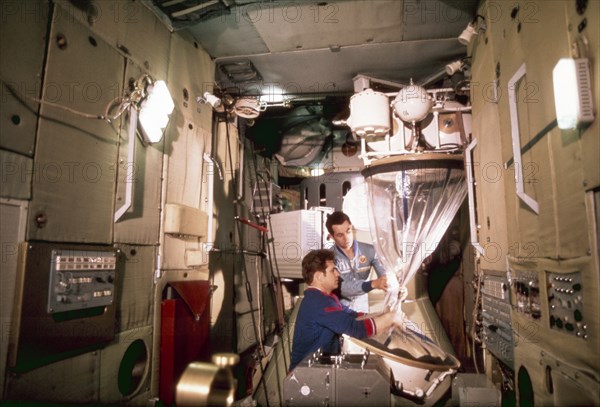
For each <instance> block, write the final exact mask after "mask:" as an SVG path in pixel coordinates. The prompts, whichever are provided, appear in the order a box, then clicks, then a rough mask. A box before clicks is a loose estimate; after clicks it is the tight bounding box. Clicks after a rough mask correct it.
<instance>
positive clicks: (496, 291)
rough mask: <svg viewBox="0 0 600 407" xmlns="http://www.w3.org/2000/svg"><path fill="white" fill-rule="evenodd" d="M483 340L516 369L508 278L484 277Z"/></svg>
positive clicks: (493, 352) (502, 359)
mask: <svg viewBox="0 0 600 407" xmlns="http://www.w3.org/2000/svg"><path fill="white" fill-rule="evenodd" d="M481 307H482V317H483V341H484V342H485V344H486V347H487V349H488V350H489V351H490V352H491V353H492V354H493V355H494V356H496V357H497V358H498V359H499V360H501V361H502V362H503V363H504V364H506V365H507V366H508V367H510V368H511V369H514V367H513V365H514V346H513V335H512V323H511V318H510V298H509V290H508V280H507V279H506V278H504V277H497V276H489V275H485V276H484V277H483V287H482V293H481Z"/></svg>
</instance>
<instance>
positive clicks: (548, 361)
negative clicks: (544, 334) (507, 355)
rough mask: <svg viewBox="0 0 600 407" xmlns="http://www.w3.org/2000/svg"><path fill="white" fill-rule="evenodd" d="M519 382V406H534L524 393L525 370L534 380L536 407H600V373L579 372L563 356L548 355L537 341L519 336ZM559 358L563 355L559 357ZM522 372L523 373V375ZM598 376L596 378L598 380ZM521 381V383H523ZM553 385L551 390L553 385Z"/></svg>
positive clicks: (516, 372)
mask: <svg viewBox="0 0 600 407" xmlns="http://www.w3.org/2000/svg"><path fill="white" fill-rule="evenodd" d="M515 340H516V341H517V344H516V347H515V360H517V361H518V362H517V363H516V364H515V379H516V380H517V383H516V384H517V405H519V401H521V405H530V404H529V403H527V401H528V400H530V399H529V398H528V397H527V396H525V395H524V394H525V392H523V391H522V390H523V384H524V383H525V381H526V380H522V379H521V378H522V376H523V373H522V371H523V370H526V371H527V374H528V376H529V378H530V379H531V387H532V390H533V402H534V405H536V406H598V405H600V398H599V396H600V390H599V389H600V386H599V380H598V375H597V372H596V374H594V373H593V372H590V371H585V370H583V371H582V370H579V369H578V368H577V367H575V366H573V365H572V364H571V361H570V360H569V359H568V358H565V357H564V356H563V355H562V354H561V353H553V352H548V350H547V349H544V348H543V347H542V346H538V344H536V343H535V342H530V341H527V340H523V338H519V337H516V338H515ZM556 355H560V357H557V356H556ZM520 373H521V374H520ZM594 376H595V377H594ZM519 379H521V384H519ZM550 383H551V387H549V384H550Z"/></svg>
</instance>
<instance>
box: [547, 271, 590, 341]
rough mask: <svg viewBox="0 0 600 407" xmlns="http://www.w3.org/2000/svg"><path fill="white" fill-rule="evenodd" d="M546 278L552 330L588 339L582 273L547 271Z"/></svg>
mask: <svg viewBox="0 0 600 407" xmlns="http://www.w3.org/2000/svg"><path fill="white" fill-rule="evenodd" d="M546 278H547V281H548V306H549V307H550V318H549V322H550V328H551V329H556V330H558V331H562V332H565V333H568V334H571V335H575V336H577V337H579V338H582V339H587V338H588V333H587V328H588V327H587V323H586V320H585V317H584V314H583V290H582V288H583V287H582V283H581V273H580V272H575V273H568V274H563V273H553V272H550V271H546Z"/></svg>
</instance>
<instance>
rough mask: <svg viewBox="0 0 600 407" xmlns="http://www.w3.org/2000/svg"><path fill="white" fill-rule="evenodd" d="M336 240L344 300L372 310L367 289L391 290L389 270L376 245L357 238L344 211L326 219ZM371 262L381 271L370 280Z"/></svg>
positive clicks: (365, 309) (356, 308) (352, 304)
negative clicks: (379, 256) (383, 263)
mask: <svg viewBox="0 0 600 407" xmlns="http://www.w3.org/2000/svg"><path fill="white" fill-rule="evenodd" d="M325 225H326V227H327V230H328V232H329V234H330V236H331V237H332V238H333V240H334V242H335V247H334V249H333V250H334V253H335V265H336V267H337V269H338V271H339V272H340V278H341V279H342V283H341V287H340V293H341V302H342V304H344V305H347V306H348V307H350V308H351V309H353V310H355V311H359V312H367V313H368V312H369V298H368V295H367V293H368V292H369V291H371V290H373V289H375V288H378V289H381V290H387V287H388V284H387V278H386V276H385V274H386V271H385V269H384V267H383V265H382V264H381V262H380V261H379V260H378V259H377V254H376V252H375V248H374V247H373V246H372V245H370V244H368V243H363V242H358V241H356V240H354V233H353V231H352V223H351V222H350V218H349V217H348V215H346V214H345V213H344V212H340V211H336V212H333V213H332V214H330V215H329V216H328V217H327V222H326V223H325ZM371 266H373V268H374V269H375V272H376V273H377V277H378V278H377V279H375V280H370V281H369V280H367V279H368V278H369V274H370V273H371Z"/></svg>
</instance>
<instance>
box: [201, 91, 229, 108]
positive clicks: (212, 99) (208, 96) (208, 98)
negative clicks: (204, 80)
mask: <svg viewBox="0 0 600 407" xmlns="http://www.w3.org/2000/svg"><path fill="white" fill-rule="evenodd" d="M198 102H204V103H208V104H209V105H211V106H212V108H213V109H216V108H218V107H219V106H221V104H222V103H223V102H222V100H221V99H220V98H218V97H216V96H215V95H213V94H212V93H210V92H204V95H202V98H199V99H198Z"/></svg>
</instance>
